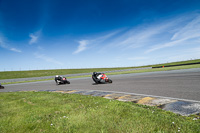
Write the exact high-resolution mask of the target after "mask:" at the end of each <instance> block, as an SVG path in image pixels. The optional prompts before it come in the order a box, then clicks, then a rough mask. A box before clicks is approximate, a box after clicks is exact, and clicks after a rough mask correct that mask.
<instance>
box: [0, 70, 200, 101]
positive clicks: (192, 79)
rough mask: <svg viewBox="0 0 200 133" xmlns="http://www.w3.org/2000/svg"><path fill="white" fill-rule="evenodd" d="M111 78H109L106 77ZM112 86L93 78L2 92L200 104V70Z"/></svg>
mask: <svg viewBox="0 0 200 133" xmlns="http://www.w3.org/2000/svg"><path fill="white" fill-rule="evenodd" d="M107 75H108V76H109V74H107ZM109 78H111V79H112V80H113V83H112V84H98V85H96V84H94V82H93V80H92V79H91V77H89V78H88V77H87V78H77V79H69V81H70V82H71V84H66V85H56V84H55V81H54V80H52V81H41V82H32V83H20V84H10V85H4V86H5V89H1V90H0V92H10V91H30V90H36V91H44V90H66V89H67V90H100V91H115V92H125V93H137V94H144V95H153V96H163V97H172V98H179V99H188V100H195V101H200V68H195V69H185V70H173V71H162V72H146V73H134V74H122V75H111V76H109Z"/></svg>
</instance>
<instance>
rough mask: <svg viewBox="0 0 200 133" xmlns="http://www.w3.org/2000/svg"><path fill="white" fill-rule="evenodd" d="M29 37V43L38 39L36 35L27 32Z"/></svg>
mask: <svg viewBox="0 0 200 133" xmlns="http://www.w3.org/2000/svg"><path fill="white" fill-rule="evenodd" d="M29 37H30V38H31V40H30V41H29V44H33V43H36V42H37V40H38V36H36V35H34V34H32V33H31V34H29Z"/></svg>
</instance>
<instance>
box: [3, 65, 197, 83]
mask: <svg viewBox="0 0 200 133" xmlns="http://www.w3.org/2000/svg"><path fill="white" fill-rule="evenodd" d="M191 68H200V64H197V65H187V66H176V67H164V68H154V69H144V70H133V71H123V72H111V73H106V74H107V75H108V76H109V75H118V74H129V73H144V72H156V71H170V70H179V69H191ZM83 77H91V75H82V76H74V77H67V78H68V79H72V78H83ZM48 80H54V79H53V78H50V79H41V80H30V81H19V82H7V83H2V85H6V84H15V83H26V82H37V81H48Z"/></svg>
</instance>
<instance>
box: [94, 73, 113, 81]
mask: <svg viewBox="0 0 200 133" xmlns="http://www.w3.org/2000/svg"><path fill="white" fill-rule="evenodd" d="M92 79H93V81H94V82H95V83H96V84H101V83H112V80H111V79H109V78H108V77H107V76H106V75H105V74H104V73H96V72H93V75H92Z"/></svg>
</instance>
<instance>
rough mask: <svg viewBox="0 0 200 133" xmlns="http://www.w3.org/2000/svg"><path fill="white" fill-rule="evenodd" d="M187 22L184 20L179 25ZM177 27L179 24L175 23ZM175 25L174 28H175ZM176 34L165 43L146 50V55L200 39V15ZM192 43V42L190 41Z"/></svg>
mask: <svg viewBox="0 0 200 133" xmlns="http://www.w3.org/2000/svg"><path fill="white" fill-rule="evenodd" d="M184 21H186V20H184V19H182V22H180V23H178V24H180V25H182V23H183V22H184ZM175 24H176V25H177V22H176V21H174V25H175ZM174 25H173V26H174ZM175 31H176V32H174V33H172V37H171V38H169V39H166V40H165V41H166V42H165V43H158V44H157V45H153V46H152V47H151V48H150V49H148V50H146V51H145V53H150V52H153V51H156V50H160V49H163V48H167V47H173V46H177V45H184V44H186V43H188V41H189V40H191V39H193V41H194V39H199V37H200V15H198V16H195V17H194V18H193V19H192V20H190V21H188V22H187V23H186V24H185V25H182V28H179V29H177V30H175ZM190 43H191V41H190Z"/></svg>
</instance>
